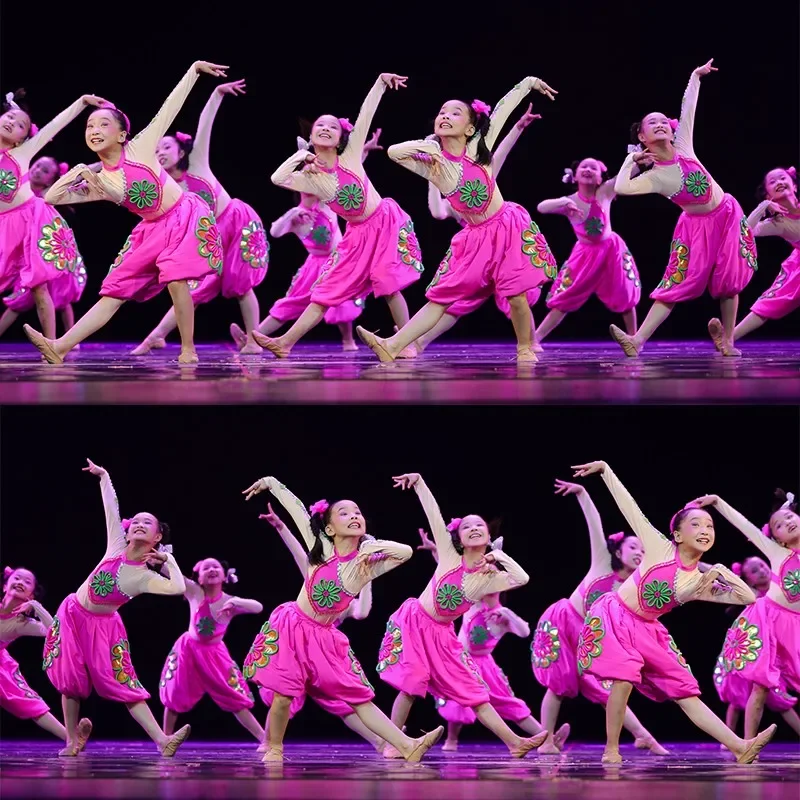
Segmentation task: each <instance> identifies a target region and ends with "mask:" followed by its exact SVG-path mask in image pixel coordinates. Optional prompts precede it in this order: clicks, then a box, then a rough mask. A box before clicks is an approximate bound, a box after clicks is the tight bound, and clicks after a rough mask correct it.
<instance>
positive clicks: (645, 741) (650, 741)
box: [633, 736, 669, 756]
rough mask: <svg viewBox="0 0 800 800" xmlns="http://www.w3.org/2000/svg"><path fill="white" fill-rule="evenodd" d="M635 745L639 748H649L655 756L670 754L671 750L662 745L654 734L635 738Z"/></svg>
mask: <svg viewBox="0 0 800 800" xmlns="http://www.w3.org/2000/svg"><path fill="white" fill-rule="evenodd" d="M633 746H634V747H635V748H636V749H637V750H649V751H650V752H651V753H652V754H653V755H654V756H668V755H669V750H667V748H666V747H662V746H661V745H660V744H659V743H658V742H657V741H656V740H655V737H654V736H642V737H640V738H638V739H634V741H633Z"/></svg>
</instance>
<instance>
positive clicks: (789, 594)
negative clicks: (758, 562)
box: [772, 551, 800, 607]
mask: <svg viewBox="0 0 800 800" xmlns="http://www.w3.org/2000/svg"><path fill="white" fill-rule="evenodd" d="M772 582H773V583H775V584H777V585H778V587H779V588H780V590H781V591H782V592H783V596H784V597H785V598H786V600H787V602H789V603H791V604H792V605H794V604H798V607H800V553H796V552H794V551H792V552H790V554H789V556H787V558H786V560H785V561H784V562H783V563H782V564H781V569H780V573H779V574H778V575H776V574H775V573H774V572H773V573H772Z"/></svg>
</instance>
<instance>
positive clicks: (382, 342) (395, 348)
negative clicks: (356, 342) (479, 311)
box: [356, 302, 447, 361]
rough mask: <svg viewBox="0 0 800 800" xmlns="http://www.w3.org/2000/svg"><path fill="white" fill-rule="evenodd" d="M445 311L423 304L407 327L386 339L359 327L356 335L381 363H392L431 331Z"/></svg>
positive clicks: (442, 307) (437, 306) (444, 307)
mask: <svg viewBox="0 0 800 800" xmlns="http://www.w3.org/2000/svg"><path fill="white" fill-rule="evenodd" d="M446 310H447V306H442V305H439V304H438V303H431V302H428V303H425V305H424V306H422V308H421V309H420V310H419V311H417V313H416V314H414V316H413V317H412V318H411V320H410V321H409V322H408V324H407V325H405V326H404V327H402V328H401V329H400V330H399V331H397V333H395V334H394V336H390V337H389V338H388V339H381V338H379V337H377V336H375V335H374V334H372V333H370V332H369V331H366V330H364V329H363V328H362V327H360V326H359V327H357V328H356V333H358V335H359V337H361V341H362V342H364V344H366V345H367V346H368V347H370V348H371V349H372V350H373V351H374V352H375V353H376V355H378V357H379V358H380V359H381V361H394V360H395V359H396V358H397V356H398V355H399V354H400V353H401V352H402V351H403V350H404V349H405V348H406V347H408V346H409V345H410V344H412V343H413V342H415V341H416V340H417V339H419V337H420V336H422V335H423V334H426V333H427V332H428V331H430V330H433V327H434V326H435V325H436V323H437V322H438V321H439V320H440V319H441V318H442V315H443V314H444V313H445V311H446Z"/></svg>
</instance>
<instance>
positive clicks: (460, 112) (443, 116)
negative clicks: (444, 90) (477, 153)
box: [433, 100, 475, 139]
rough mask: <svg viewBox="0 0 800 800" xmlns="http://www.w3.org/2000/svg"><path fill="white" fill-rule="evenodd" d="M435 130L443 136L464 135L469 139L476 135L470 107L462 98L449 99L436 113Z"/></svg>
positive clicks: (455, 136) (438, 134)
mask: <svg viewBox="0 0 800 800" xmlns="http://www.w3.org/2000/svg"><path fill="white" fill-rule="evenodd" d="M433 132H434V133H435V134H436V135H437V136H439V137H441V138H447V137H449V136H452V137H454V138H458V137H464V138H465V139H469V138H470V137H471V136H474V135H475V126H474V125H473V124H472V118H471V116H470V111H469V108H468V107H467V104H466V103H464V102H462V101H461V100H448V101H447V102H446V103H445V104H444V105H443V106H442V107H441V109H440V110H439V113H438V114H437V115H436V120H435V122H434V125H433Z"/></svg>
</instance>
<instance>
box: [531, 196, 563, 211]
mask: <svg viewBox="0 0 800 800" xmlns="http://www.w3.org/2000/svg"><path fill="white" fill-rule="evenodd" d="M567 200H569V197H567V196H566V195H565V196H564V197H553V198H552V199H550V200H542V202H541V203H539V205H538V206H536V210H537V211H538V212H539V213H540V214H564V209H565V206H566V202H567Z"/></svg>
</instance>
